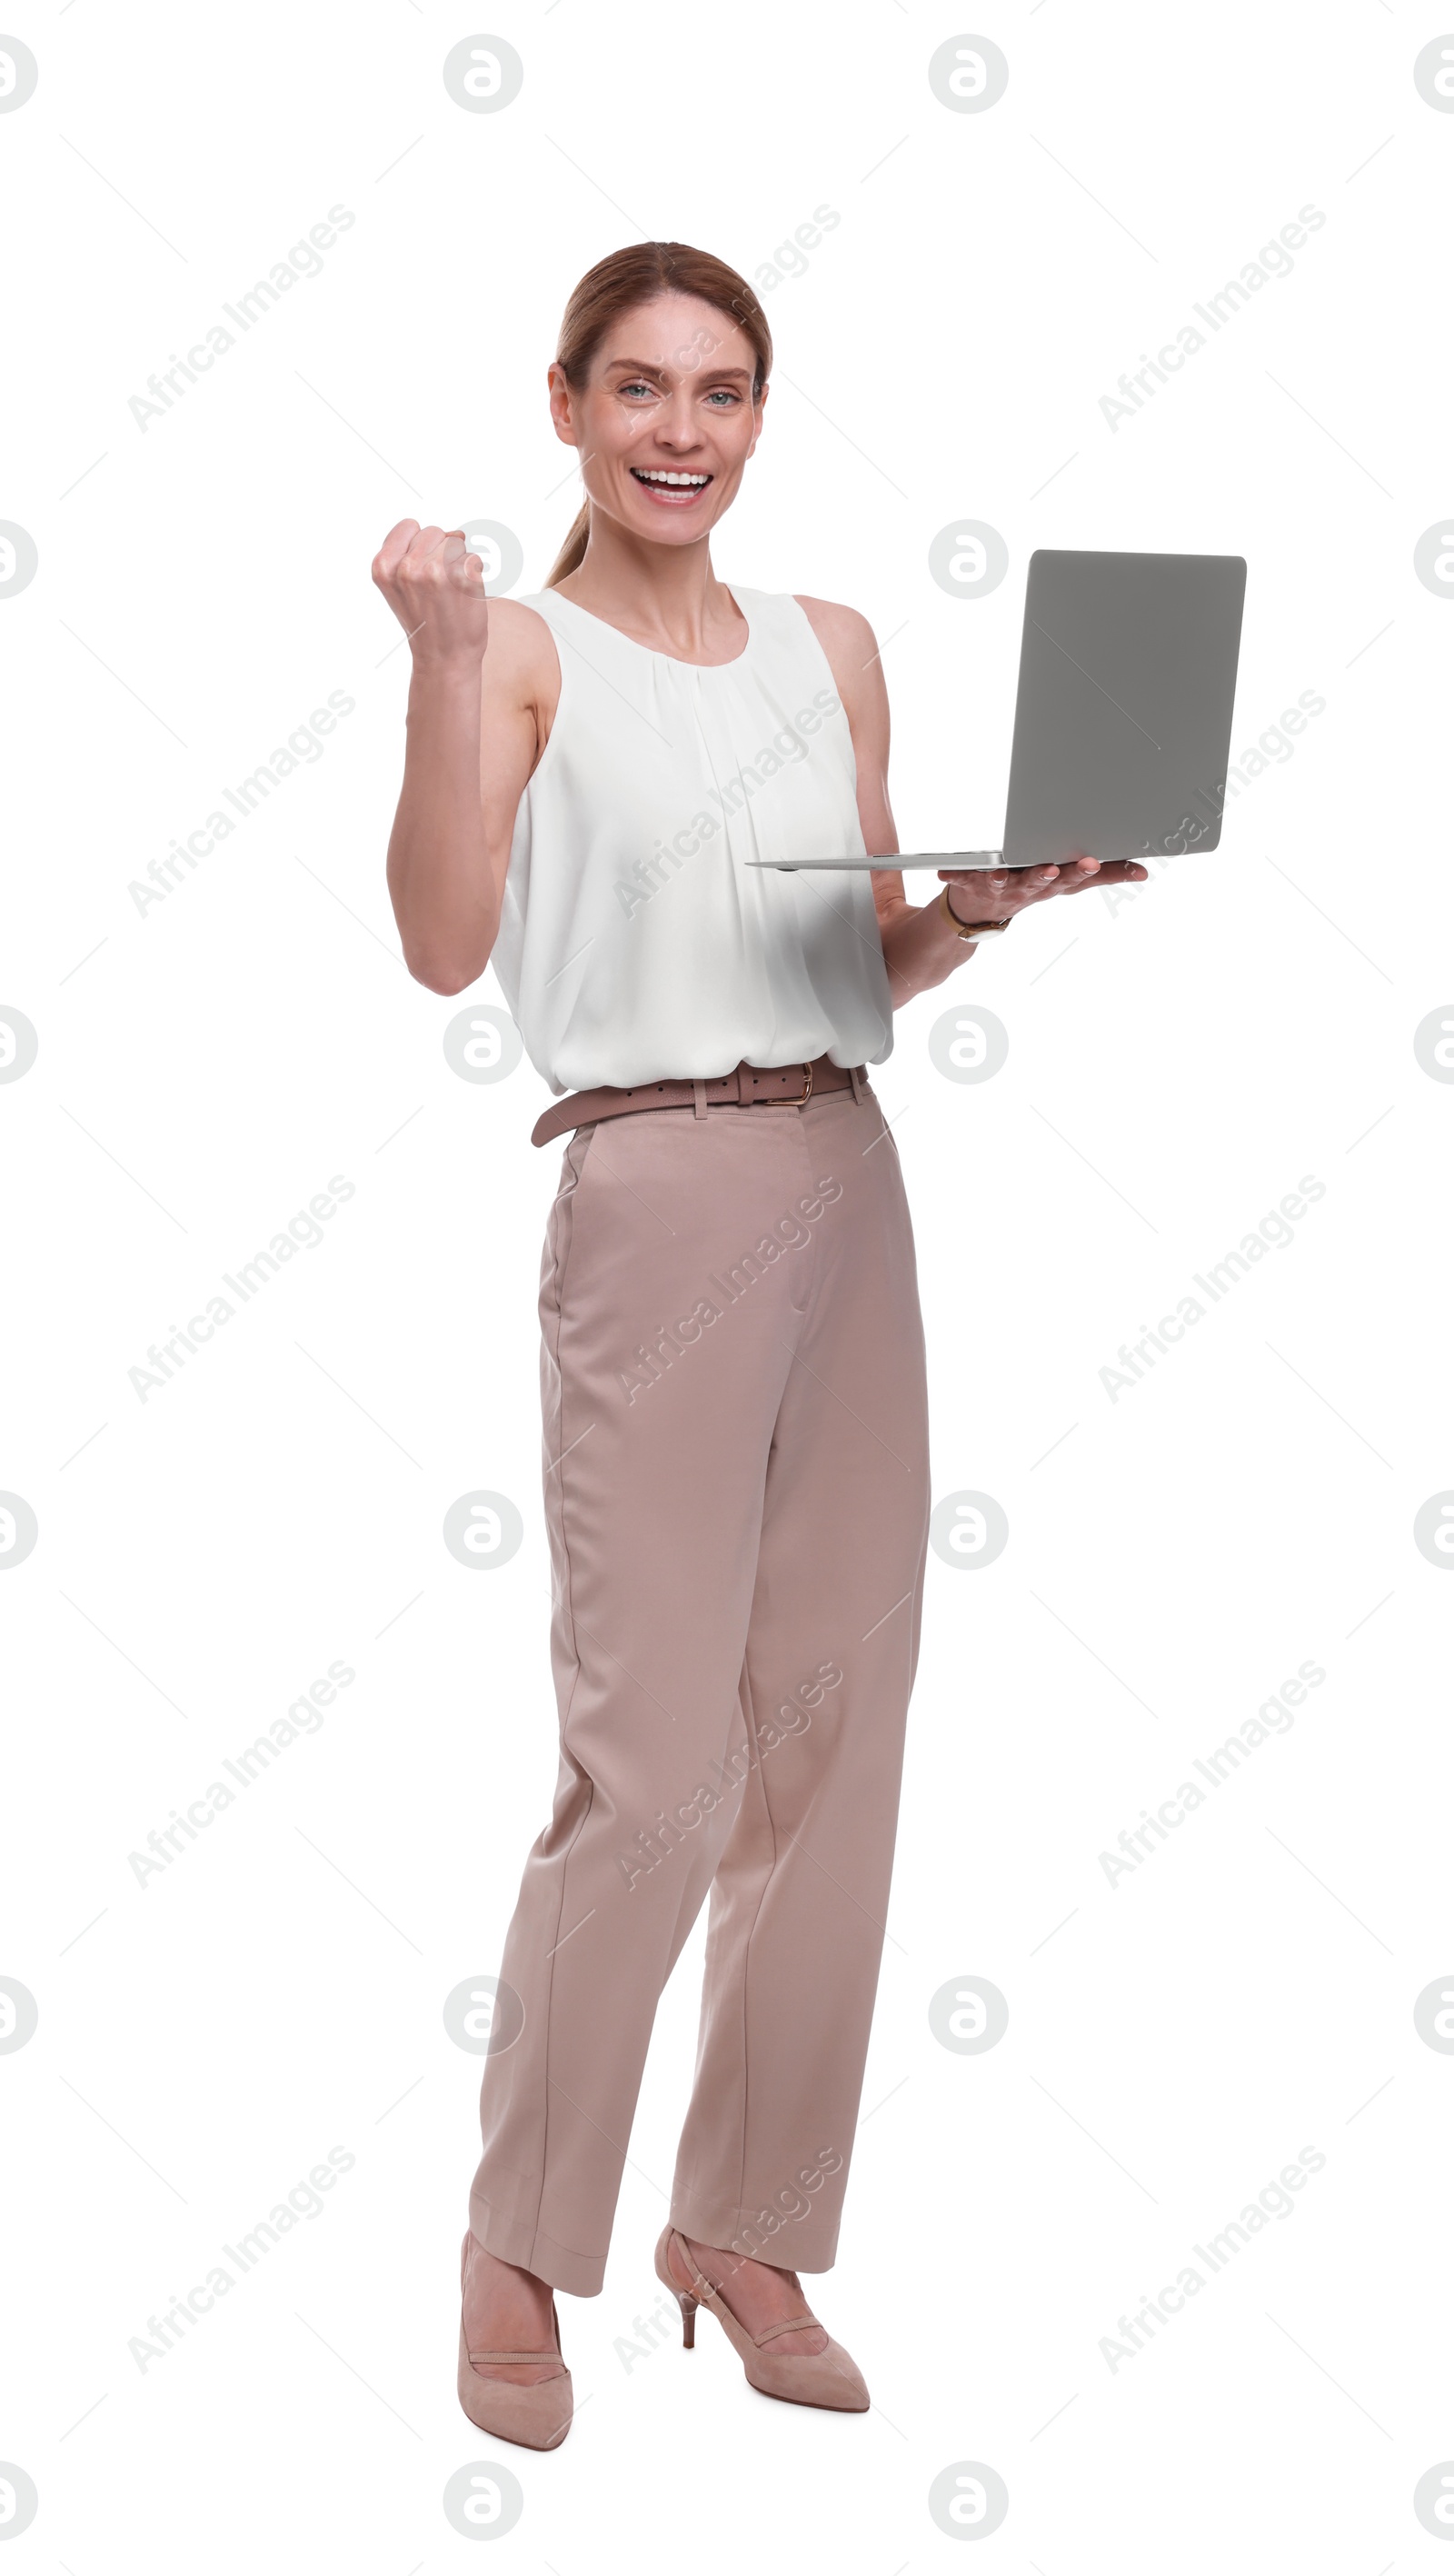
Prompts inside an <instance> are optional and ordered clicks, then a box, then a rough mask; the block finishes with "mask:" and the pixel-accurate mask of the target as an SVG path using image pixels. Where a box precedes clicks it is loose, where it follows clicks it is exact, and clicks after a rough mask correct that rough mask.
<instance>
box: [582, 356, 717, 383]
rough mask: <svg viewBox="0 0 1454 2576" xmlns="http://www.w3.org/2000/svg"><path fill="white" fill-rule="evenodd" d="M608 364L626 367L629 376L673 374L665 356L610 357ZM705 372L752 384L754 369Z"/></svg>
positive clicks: (691, 371) (691, 369) (690, 372)
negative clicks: (732, 377)
mask: <svg viewBox="0 0 1454 2576" xmlns="http://www.w3.org/2000/svg"><path fill="white" fill-rule="evenodd" d="M606 364H607V366H608V367H624V368H625V370H626V373H627V374H628V376H668V375H670V374H671V368H670V367H669V366H668V365H667V363H666V361H665V359H663V358H608V359H607V361H606ZM703 372H704V373H706V374H707V375H711V376H735V377H738V378H740V380H741V382H742V383H743V384H745V385H746V384H750V383H751V381H752V370H751V368H750V367H708V368H706V369H705V370H703ZM683 373H684V374H686V375H693V376H694V375H696V374H697V373H698V370H697V368H695V367H688V368H684V369H683Z"/></svg>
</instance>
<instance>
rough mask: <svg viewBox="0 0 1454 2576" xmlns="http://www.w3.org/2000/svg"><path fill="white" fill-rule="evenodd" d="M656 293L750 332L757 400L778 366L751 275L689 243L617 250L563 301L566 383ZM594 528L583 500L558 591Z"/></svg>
mask: <svg viewBox="0 0 1454 2576" xmlns="http://www.w3.org/2000/svg"><path fill="white" fill-rule="evenodd" d="M657 295H691V296H695V297H696V299H697V301H698V302H699V303H702V304H710V305H712V306H714V307H715V309H716V311H717V312H719V313H720V314H721V315H722V316H723V319H724V320H725V321H726V322H727V324H728V325H729V327H730V328H731V329H733V330H738V329H740V330H742V331H743V332H745V333H746V336H747V338H748V340H749V341H750V343H751V345H752V351H753V356H754V359H755V361H756V363H755V365H754V367H753V372H752V399H753V401H754V402H756V401H757V400H758V398H759V396H760V394H761V392H762V389H763V386H764V385H765V384H766V382H767V379H768V375H769V372H770V370H771V367H772V334H771V332H770V331H769V330H768V327H767V318H766V316H765V314H764V313H763V310H762V306H761V305H760V304H759V302H758V300H757V297H756V296H755V295H754V294H753V292H752V289H751V287H750V286H749V285H748V283H747V281H746V279H745V278H742V277H739V276H738V274H737V271H736V269H735V268H729V267H728V265H727V262H726V261H725V260H722V259H714V258H713V256H712V254H711V252H710V251H705V250H693V249H692V247H691V245H690V244H689V243H687V242H633V243H632V244H631V245H630V246H629V247H628V248H627V249H626V250H618V251H613V252H612V253H611V255H610V257H609V258H607V259H603V260H599V261H598V262H597V264H596V266H595V267H594V268H592V269H588V270H587V272H586V275H585V276H584V277H583V278H582V279H581V281H580V284H579V285H578V286H577V287H576V289H575V291H574V293H573V294H572V296H571V298H570V301H569V303H568V304H567V306H566V308H565V317H564V320H563V321H562V323H561V326H560V341H559V344H558V346H557V349H556V363H557V365H558V366H559V367H560V368H561V370H562V372H563V373H564V376H565V380H566V383H567V384H568V385H570V386H571V387H572V388H573V389H574V390H576V391H577V392H578V391H579V390H580V389H581V387H582V386H583V385H584V384H585V382H586V379H587V377H588V376H589V374H590V370H591V361H592V359H593V358H594V357H595V354H596V351H597V350H598V349H599V347H600V345H601V342H602V340H603V339H604V338H605V336H606V333H607V332H608V331H609V330H610V328H611V326H612V324H613V323H614V322H617V321H619V320H620V318H621V316H622V314H623V313H631V312H634V311H635V310H636V308H637V307H638V305H642V304H646V303H649V302H650V301H651V299H652V297H653V296H657ZM590 534H591V505H590V503H589V501H583V502H582V504H581V507H580V509H579V510H578V511H577V513H576V517H575V523H574V525H573V526H572V528H571V532H570V534H569V536H568V537H567V538H566V541H565V544H564V545H563V546H562V547H561V550H560V552H559V554H558V555H557V556H556V559H555V562H554V563H553V564H552V566H551V568H550V572H549V574H548V576H547V578H546V583H545V587H546V589H547V590H554V589H555V588H556V586H557V584H558V583H560V582H562V581H564V580H565V579H566V576H567V575H568V574H569V573H573V572H575V571H576V570H577V569H578V567H579V566H580V564H581V563H582V562H583V560H584V558H585V552H586V547H587V545H588V544H589V542H590Z"/></svg>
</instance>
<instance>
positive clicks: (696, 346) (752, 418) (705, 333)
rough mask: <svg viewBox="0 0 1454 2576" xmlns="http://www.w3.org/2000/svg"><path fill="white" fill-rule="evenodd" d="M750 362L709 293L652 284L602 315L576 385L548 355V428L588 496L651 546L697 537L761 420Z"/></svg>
mask: <svg viewBox="0 0 1454 2576" xmlns="http://www.w3.org/2000/svg"><path fill="white" fill-rule="evenodd" d="M755 363H756V362H755V359H754V355H753V349H752V343H751V341H750V340H749V339H748V337H747V335H746V333H745V332H744V331H743V330H742V328H741V326H740V325H739V324H738V323H736V322H732V321H729V319H728V317H727V315H726V314H725V313H719V312H718V310H717V307H716V306H715V305H714V304H703V303H700V302H699V301H698V299H697V297H696V296H694V295H659V296H654V297H653V298H652V300H651V302H650V303H649V304H639V305H637V306H636V307H635V309H634V311H632V312H630V313H627V314H624V315H623V316H622V318H621V319H620V320H619V321H618V322H615V323H613V324H612V326H611V328H610V330H609V331H608V332H607V333H606V335H605V338H604V339H603V341H602V343H601V345H600V347H599V349H598V350H597V351H596V355H595V357H594V359H593V360H592V362H591V371H590V377H589V380H588V382H587V383H586V385H585V386H584V388H583V389H582V390H581V391H580V392H574V391H572V389H571V387H570V386H569V385H568V384H567V383H566V380H565V376H564V373H563V371H562V369H561V368H560V367H559V365H552V367H551V370H550V409H551V416H552V418H553V420H554V422H555V425H556V435H557V436H558V437H559V438H561V439H563V440H564V442H565V444H566V445H567V446H568V447H576V448H579V450H580V456H581V478H582V480H583V482H584V484H585V487H586V491H587V492H588V494H589V495H590V499H591V502H592V504H593V506H594V507H595V508H596V509H597V510H603V511H604V512H605V513H606V515H607V517H608V518H611V519H615V520H617V521H618V522H619V523H620V524H621V526H622V527H624V528H627V529H629V530H630V532H631V534H632V535H633V536H639V537H644V538H646V539H647V540H649V541H650V542H651V543H652V544H654V545H686V544H690V543H691V542H692V541H693V540H694V539H696V538H700V537H704V536H705V535H706V533H707V531H708V529H709V528H711V527H713V526H715V524H716V522H717V520H718V519H720V518H721V516H722V513H723V511H724V510H726V509H728V508H729V507H730V505H731V503H732V501H733V500H734V499H735V497H736V493H737V487H738V484H739V483H740V482H741V480H742V470H743V467H744V466H745V465H746V463H747V460H748V458H749V456H750V455H751V454H752V451H753V448H754V447H755V446H756V444H757V438H758V432H759V431H760V429H761V427H762V404H763V401H765V399H766V394H767V388H766V386H764V387H763V392H762V396H761V397H760V399H759V400H758V402H757V403H756V404H754V402H753V399H752V374H753V367H754V365H755ZM669 478H670V479H669Z"/></svg>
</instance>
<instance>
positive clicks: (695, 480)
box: [635, 465, 710, 491]
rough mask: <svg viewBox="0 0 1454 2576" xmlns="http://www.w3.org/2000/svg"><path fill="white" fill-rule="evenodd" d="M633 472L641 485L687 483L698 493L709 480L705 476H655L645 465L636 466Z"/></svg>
mask: <svg viewBox="0 0 1454 2576" xmlns="http://www.w3.org/2000/svg"><path fill="white" fill-rule="evenodd" d="M635 471H636V473H637V474H638V475H639V476H640V478H641V481H642V482H643V483H688V484H691V485H692V486H693V487H694V489H696V490H698V491H700V490H701V489H702V487H703V485H704V484H706V483H707V482H708V481H709V480H710V477H709V476H707V475H705V474H657V473H653V472H652V471H651V469H650V468H649V467H648V466H645V465H638V466H637V467H636V468H635Z"/></svg>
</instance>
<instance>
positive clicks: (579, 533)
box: [545, 501, 591, 590]
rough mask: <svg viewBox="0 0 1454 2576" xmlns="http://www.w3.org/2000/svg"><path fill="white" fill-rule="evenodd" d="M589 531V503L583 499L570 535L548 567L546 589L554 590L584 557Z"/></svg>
mask: <svg viewBox="0 0 1454 2576" xmlns="http://www.w3.org/2000/svg"><path fill="white" fill-rule="evenodd" d="M590 533H591V505H590V503H589V501H583V502H582V503H581V506H580V508H579V509H578V510H577V512H576V515H575V519H574V521H573V523H572V526H571V532H570V535H569V536H568V537H567V538H566V541H565V544H564V545H563V546H562V547H561V550H560V552H559V554H558V555H557V556H556V559H555V561H554V563H553V564H552V565H551V567H550V571H549V573H548V574H547V575H546V581H545V587H546V589H547V590H554V588H555V586H556V583H557V582H559V581H564V579H565V577H566V574H567V573H568V572H574V571H575V570H576V569H577V567H578V565H579V564H580V563H581V561H582V560H583V558H584V555H585V551H586V540H587V539H588V537H589V536H590Z"/></svg>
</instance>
